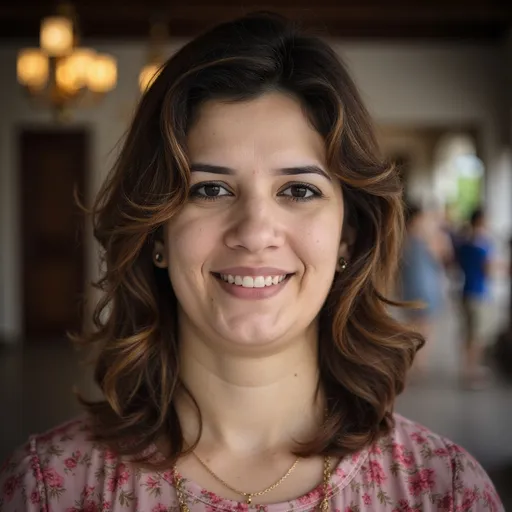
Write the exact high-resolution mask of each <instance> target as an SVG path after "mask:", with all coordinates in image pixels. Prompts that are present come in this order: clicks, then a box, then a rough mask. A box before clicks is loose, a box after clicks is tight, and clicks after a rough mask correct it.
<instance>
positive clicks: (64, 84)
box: [55, 57, 83, 94]
mask: <svg viewBox="0 0 512 512" xmlns="http://www.w3.org/2000/svg"><path fill="white" fill-rule="evenodd" d="M55 81H56V82H57V86H58V87H59V89H61V90H62V91H64V92H65V93H67V94H74V93H76V92H77V91H78V90H79V89H80V88H81V87H82V85H83V81H81V80H80V76H79V73H78V72H77V69H76V68H75V67H74V66H73V62H72V60H71V59H69V58H67V57H66V58H63V59H61V60H59V61H58V62H57V66H56V69H55Z"/></svg>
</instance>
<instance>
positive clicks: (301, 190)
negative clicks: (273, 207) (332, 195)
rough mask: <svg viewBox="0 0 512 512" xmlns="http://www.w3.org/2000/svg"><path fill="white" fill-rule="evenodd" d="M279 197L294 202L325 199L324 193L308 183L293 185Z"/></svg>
mask: <svg viewBox="0 0 512 512" xmlns="http://www.w3.org/2000/svg"><path fill="white" fill-rule="evenodd" d="M279 195H280V196H282V197H287V198H288V199H291V200H293V201H309V200H311V199H315V198H318V197H323V195H322V192H320V190H318V188H316V187H315V186H313V185H310V184H308V183H291V184H290V185H288V186H287V187H286V188H285V189H283V190H282V191H281V192H280V193H279Z"/></svg>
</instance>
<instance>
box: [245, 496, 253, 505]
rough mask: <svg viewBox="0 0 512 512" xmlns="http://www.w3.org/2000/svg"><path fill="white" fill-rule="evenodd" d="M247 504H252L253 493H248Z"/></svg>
mask: <svg viewBox="0 0 512 512" xmlns="http://www.w3.org/2000/svg"><path fill="white" fill-rule="evenodd" d="M246 503H247V505H250V504H251V503H252V495H251V494H248V495H247V501H246Z"/></svg>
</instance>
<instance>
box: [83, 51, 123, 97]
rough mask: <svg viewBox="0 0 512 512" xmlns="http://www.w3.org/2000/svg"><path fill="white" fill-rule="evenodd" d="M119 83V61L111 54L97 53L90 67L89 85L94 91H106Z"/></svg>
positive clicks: (88, 72) (88, 74)
mask: <svg viewBox="0 0 512 512" xmlns="http://www.w3.org/2000/svg"><path fill="white" fill-rule="evenodd" d="M116 83H117V63H116V59H115V58H114V57H112V56H111V55H105V54H100V55H97V56H96V57H95V59H94V61H93V62H92V64H91V65H90V66H89V67H88V71H87V86H88V87H89V89H90V90H91V91H93V92H97V93H104V92H108V91H110V90H112V89H113V88H114V87H115V86H116Z"/></svg>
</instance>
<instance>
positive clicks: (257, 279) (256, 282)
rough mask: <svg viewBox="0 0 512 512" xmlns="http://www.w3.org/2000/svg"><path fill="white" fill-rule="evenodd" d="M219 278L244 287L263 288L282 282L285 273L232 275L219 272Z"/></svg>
mask: <svg viewBox="0 0 512 512" xmlns="http://www.w3.org/2000/svg"><path fill="white" fill-rule="evenodd" d="M220 278H221V279H222V280H223V281H225V282H226V283H229V284H234V285H236V286H242V287H244V288H265V286H273V285H276V284H279V283H282V282H283V280H284V279H285V278H286V275H282V276H233V275H231V274H220Z"/></svg>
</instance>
